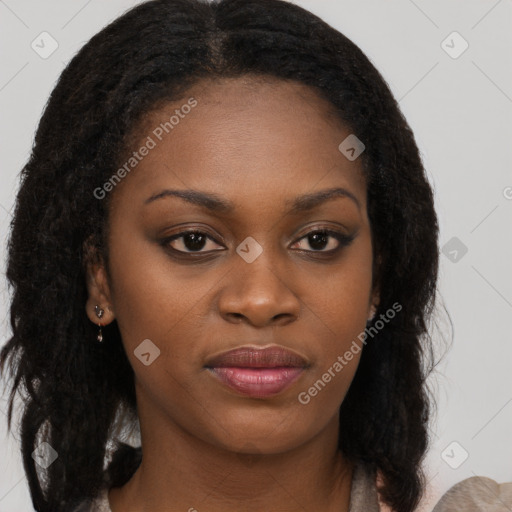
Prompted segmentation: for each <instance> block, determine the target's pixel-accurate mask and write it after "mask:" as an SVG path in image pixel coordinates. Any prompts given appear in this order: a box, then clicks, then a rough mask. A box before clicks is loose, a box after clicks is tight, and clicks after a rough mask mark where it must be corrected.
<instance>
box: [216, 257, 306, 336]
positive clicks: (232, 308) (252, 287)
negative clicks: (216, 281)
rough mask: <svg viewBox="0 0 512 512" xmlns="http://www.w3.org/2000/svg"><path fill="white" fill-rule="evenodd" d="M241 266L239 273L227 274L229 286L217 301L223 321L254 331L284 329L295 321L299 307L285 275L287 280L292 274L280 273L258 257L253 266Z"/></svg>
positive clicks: (234, 271)
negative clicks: (238, 324) (269, 328)
mask: <svg viewBox="0 0 512 512" xmlns="http://www.w3.org/2000/svg"><path fill="white" fill-rule="evenodd" d="M260 258H261V259H260ZM241 263H242V264H241V265H240V269H239V268H237V269H234V270H233V272H230V273H229V274H228V276H229V277H228V279H229V281H228V285H227V286H226V287H225V288H223V289H222V291H221V294H220V297H219V303H218V305H219V310H220V314H221V316H222V317H223V318H224V320H226V321H228V322H231V323H241V322H247V323H249V324H250V325H252V326H255V327H266V326H269V325H272V326H277V325H287V324H288V323H290V322H293V321H295V320H296V319H297V318H298V317H299V314H300V306H301V304H300V300H299V298H298V297H297V296H296V294H295V293H294V292H293V291H292V289H291V288H290V285H291V283H288V282H287V279H286V276H285V275H284V274H287V275H288V277H289V276H290V275H291V273H290V272H285V273H282V272H279V269H278V268H277V267H276V266H274V265H271V264H269V261H268V260H266V259H265V258H263V257H261V256H260V257H259V258H258V259H257V260H255V261H254V262H252V263H246V262H241ZM239 264H240V262H239ZM280 274H281V275H280Z"/></svg>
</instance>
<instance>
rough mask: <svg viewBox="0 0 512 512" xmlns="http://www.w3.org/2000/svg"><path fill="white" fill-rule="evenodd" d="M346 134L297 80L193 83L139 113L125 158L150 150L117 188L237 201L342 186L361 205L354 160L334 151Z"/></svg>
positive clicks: (362, 185) (362, 192)
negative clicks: (195, 192)
mask: <svg viewBox="0 0 512 512" xmlns="http://www.w3.org/2000/svg"><path fill="white" fill-rule="evenodd" d="M191 105H193V107H191ZM350 134H351V130H350V128H348V127H346V126H344V125H343V123H342V122H341V121H340V119H339V118H338V116H337V115H336V114H335V112H334V109H333V107H332V106H331V104H330V103H329V102H328V101H327V100H325V99H324V98H322V97H321V96H320V95H319V94H318V93H317V92H316V91H315V90H314V89H312V88H310V87H308V86H306V85H304V84H300V83H296V82H291V81H283V80H279V79H277V78H272V77H248V76H244V77H239V78H230V79H222V80H206V81H201V82H199V83H197V84H195V85H194V86H192V87H191V88H190V89H189V90H188V91H187V92H186V93H185V94H184V95H182V97H181V98H180V99H179V100H175V101H173V102H166V103H161V104H159V106H158V107H157V108H155V109H153V110H152V111H151V112H148V113H147V114H146V115H145V116H144V117H143V119H142V121H141V122H140V123H139V127H138V129H137V135H138V137H137V138H136V139H135V140H136V142H135V143H134V144H132V145H131V147H130V148H129V152H128V155H127V157H129V155H130V154H131V153H132V152H133V151H137V150H138V149H139V148H142V147H144V146H148V147H149V146H151V149H150V150H148V151H145V153H146V154H145V156H144V157H143V158H141V160H140V161H139V162H137V165H136V168H135V169H134V170H133V172H130V173H129V174H130V175H129V176H127V178H125V179H124V180H123V183H122V187H118V188H124V187H125V186H126V188H127V189H129V193H130V194H131V195H136V196H145V197H144V199H147V197H149V196H151V195H153V194H155V193H158V191H159V189H162V188H165V187H170V186H173V188H176V187H179V188H182V189H183V188H194V189H202V190H209V191H211V192H214V193H217V194H218V195H219V196H223V197H231V198H232V200H233V202H236V201H239V202H243V201H247V200H248V196H251V195H252V196H254V195H255V194H256V195H257V194H272V195H275V196H276V197H277V196H280V197H285V196H293V195H299V194H305V193H307V192H313V191H314V190H315V189H316V188H328V187H334V186H343V187H345V188H347V189H350V190H351V191H352V192H353V193H354V195H356V196H358V198H359V199H360V201H361V203H362V205H363V206H365V199H366V185H365V182H364V179H363V176H362V163H361V160H360V159H357V160H355V161H350V160H348V159H347V158H346V157H345V156H344V155H343V154H342V153H341V152H340V150H339V149H338V146H339V145H340V143H341V142H342V141H343V140H344V139H345V138H346V137H347V136H349V135H350ZM119 192H121V191H120V190H116V195H117V194H118V193H119Z"/></svg>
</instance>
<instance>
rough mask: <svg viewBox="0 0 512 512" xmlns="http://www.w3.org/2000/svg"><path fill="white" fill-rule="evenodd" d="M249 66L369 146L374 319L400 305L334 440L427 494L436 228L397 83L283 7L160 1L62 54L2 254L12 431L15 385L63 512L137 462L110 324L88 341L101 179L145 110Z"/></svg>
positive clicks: (47, 491)
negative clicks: (299, 90) (299, 94)
mask: <svg viewBox="0 0 512 512" xmlns="http://www.w3.org/2000/svg"><path fill="white" fill-rule="evenodd" d="M244 75H252V76H255V77H256V76H259V77H262V78H265V77H272V78H278V79H281V80H292V81H295V82H298V83H301V84H305V85H307V86H309V87H310V88H311V89H312V90H314V91H316V93H317V94H319V95H320V96H321V97H322V98H325V99H326V100H327V101H328V102H329V104H330V106H331V107H332V109H333V112H334V113H335V114H336V115H337V116H338V118H339V120H340V121H341V122H342V123H344V125H345V126H347V127H349V128H350V130H351V132H352V133H354V134H355V135H356V136H357V137H358V138H359V139H360V140H361V141H363V143H364V145H365V151H364V152H363V153H362V154H361V156H360V157H359V158H361V161H362V167H363V173H364V176H365V179H366V183H367V209H368V216H369V220H370V224H371V233H372V242H373V243H372V247H373V262H374V263H373V279H374V285H375V286H378V288H379V292H380V302H379V305H378V308H377V314H376V316H375V319H377V318H379V313H384V312H386V311H387V310H389V308H391V307H392V304H394V303H398V304H400V305H401V306H402V310H401V311H400V313H398V314H396V315H395V316H394V318H392V319H390V320H389V321H388V322H387V324H386V327H385V328H384V329H380V330H378V332H377V334H375V335H374V336H372V337H368V339H367V342H366V344H365V347H364V349H363V351H362V354H361V359H360V363H359V366H358V369H357V371H356V374H355V376H354V379H353V382H352V384H351V386H350V388H349V391H348V393H347V395H346V397H345V399H344V400H343V403H342V405H341V410H340V433H339V434H340V435H339V448H340V450H341V451H342V452H343V454H344V455H345V456H346V457H347V459H348V460H351V461H354V462H357V463H359V464H362V465H364V466H365V467H366V468H368V470H370V471H373V472H374V473H373V474H376V472H377V471H378V472H379V473H380V474H381V475H382V483H381V485H380V487H379V492H380V495H381V499H382V500H383V502H384V503H386V504H388V505H389V506H390V507H392V508H393V510H395V511H397V512H410V511H412V510H413V509H414V508H415V507H416V506H417V504H418V503H419V501H420V499H421V497H422V495H423V491H424V486H425V475H424V473H423V469H422V462H423V459H424V457H425V454H426V450H427V447H428V442H429V437H428V433H427V430H428V421H429V418H430V416H431V412H432V410H433V406H434V405H435V400H434V399H433V397H432V393H431V391H430V390H429V387H428V386H427V382H426V380H427V377H428V376H429V374H430V372H431V371H432V370H433V368H434V367H435V363H433V342H432V338H431V336H430V334H429V325H428V323H429V319H430V317H431V315H432V313H433V311H434V308H435V298H436V282H437V274H438V245H437V244H438V223H437V218H436V213H435V210H434V198H433V191H432V189H431V186H430V185H429V182H428V180H427V176H426V172H425V169H424V167H423V165H422V161H421V158H420V154H419V150H418V147H417V145H416V142H415V139H414V135H413V133H412V130H411V129H410V127H409V125H408V123H407V121H406V120H405V118H404V116H403V114H402V113H401V111H400V108H399V105H398V103H397V101H396V100H395V99H394V97H393V95H392V93H391V92H390V89H389V86H388V85H387V83H386V81H385V80H384V78H383V77H382V76H381V74H380V73H379V72H378V71H377V70H376V69H375V67H374V66H373V65H372V64H371V62H370V60H369V59H368V58H367V57H366V56H365V55H364V53H363V52H362V51H361V50H360V49H359V47H358V46H357V45H355V44H354V43H353V42H352V41H350V40H349V39H348V38H347V37H346V36H344V35H343V34H341V33H340V32H339V31H337V30H335V29H334V28H332V27H331V26H330V25H328V24H327V23H326V22H324V21H323V20H321V19H320V18H318V17H316V16H315V15H313V14H311V13H310V12H308V11H306V10H305V9H303V8H301V7H298V6H296V5H293V4H291V3H288V2H285V1H281V0H220V1H218V2H207V1H206V0H154V1H148V2H144V3H142V4H140V5H138V6H136V7H135V8H132V9H131V10H129V11H127V12H126V13H125V14H123V15H122V16H121V17H119V18H118V19H116V20H114V21H113V22H112V23H111V24H109V25H108V26H107V27H106V28H104V29H103V30H101V31H100V32H99V33H98V34H96V35H95V36H94V37H92V39H91V40H90V41H89V42H88V43H87V44H86V45H85V46H84V47H83V48H82V49H81V50H80V51H79V52H78V54H77V55H76V56H75V57H74V58H73V59H72V60H71V61H70V63H69V64H68V66H67V67H66V69H65V70H64V71H63V72H62V74H61V76H60V78H59V80H58V82H57V85H56V86H55V88H54V90H53V91H52V93H51V96H50V98H49V100H48V103H47V104H46V106H45V109H44V112H43V115H42V117H41V120H40V124H39V127H38V129H37V132H36V135H35V142H34V145H33V148H32V152H31V155H30V157H29V159H28V162H27V163H26V164H25V166H24V167H23V169H22V171H21V177H20V188H19V191H18V194H17V199H16V205H15V212H14V217H13V221H12V226H11V232H10V238H9V245H8V261H7V279H8V283H9V286H10V290H11V292H12V295H11V303H10V325H11V328H12V336H11V337H10V338H9V339H8V340H7V343H6V345H5V346H4V347H3V349H2V351H1V354H0V369H2V371H3V370H4V367H5V366H6V365H8V367H9V369H10V370H11V372H12V387H11V391H10V397H9V409H8V428H9V430H10V429H11V428H12V427H11V422H12V410H13V399H14V397H15V393H16V392H17V391H18V392H19V393H20V395H21V396H22V397H23V401H24V406H23V415H22V420H21V425H20V430H21V450H22V456H23V465H24V469H25V472H26V475H27V478H28V484H29V489H30V493H31V497H32V502H33V504H34V507H35V508H36V510H38V511H39V512H49V511H52V512H55V511H64V510H70V509H71V507H72V506H74V505H76V504H78V503H80V502H81V500H84V499H85V498H88V499H89V498H92V497H94V496H95V495H96V493H97V492H98V490H99V489H100V488H101V486H103V485H109V486H122V485H124V483H126V482H127V481H128V480H129V479H130V477H131V476H132V475H133V473H134V472H135V470H136V469H137V467H138V466H139V464H140V462H141V458H142V448H141V447H137V446H131V445H129V444H127V443H125V442H121V441H120V440H117V441H116V440H114V430H115V429H114V427H115V425H116V424H117V421H116V418H117V413H118V412H119V411H120V410H121V408H125V410H126V411H128V413H127V414H131V415H132V419H136V417H137V416H136V410H137V409H136V397H135V386H134V372H133V370H132V368H131V366H130V364H129V361H128V359H127V357H126V354H125V352H124V349H123V345H122V340H121V336H120V332H119V329H118V326H117V324H116V322H115V321H114V322H113V323H112V324H110V325H109V326H107V327H106V328H105V330H104V333H105V337H106V338H107V340H108V342H107V343H104V344H98V343H95V342H94V338H95V335H96V332H97V327H96V326H95V325H94V324H93V323H92V322H91V321H90V320H89V319H88V317H87V315H86V312H85V303H86V300H87V289H86V263H87V261H90V260H91V258H93V257H96V258H100V259H101V261H104V262H106V263H107V268H108V246H107V243H106V240H107V238H106V233H107V229H108V212H109V204H110V196H111V195H112V194H110V196H109V197H107V198H106V199H105V200H102V201H100V200H98V199H97V198H96V197H95V195H94V193H93V191H94V190H95V189H96V188H97V187H98V186H100V185H101V184H103V183H105V182H106V181H107V180H108V179H109V178H110V177H111V176H112V173H113V171H115V170H116V169H117V168H118V166H119V165H120V162H122V161H123V160H122V156H123V155H125V154H126V152H127V150H128V148H129V142H130V141H132V140H133V137H134V134H137V133H138V132H137V129H138V128H140V123H141V120H142V119H143V115H144V114H145V113H147V112H148V111H149V110H151V109H154V108H155V107H156V106H158V105H163V104H165V102H166V101H175V100H176V99H179V98H182V97H183V95H184V94H185V93H186V91H187V89H188V88H190V87H191V86H192V85H194V84H195V83H198V82H199V81H201V80H204V79H212V80H216V79H222V78H230V77H242V76H244ZM139 131H140V130H139ZM340 142H341V141H340ZM114 194H115V192H114ZM91 248H92V249H91ZM375 321H376V320H374V321H373V322H374V323H375ZM8 361H9V363H8ZM40 441H46V442H48V443H49V444H50V445H51V446H52V447H53V448H54V449H55V450H56V452H57V453H58V458H57V460H56V461H55V462H54V463H52V464H51V465H50V466H49V467H48V468H47V469H45V470H43V469H42V468H41V467H39V468H37V467H36V464H35V461H34V459H33V458H32V456H31V454H32V452H33V451H34V449H35V447H36V446H37V445H38V444H39V442H40ZM109 443H110V444H109ZM112 443H113V444H112ZM109 446H113V449H112V456H111V460H107V458H106V456H107V454H108V447H109Z"/></svg>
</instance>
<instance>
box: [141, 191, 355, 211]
mask: <svg viewBox="0 0 512 512" xmlns="http://www.w3.org/2000/svg"><path fill="white" fill-rule="evenodd" d="M166 197H178V198H180V199H183V200H185V201H187V202H189V203H192V204H195V205H198V206H201V207H203V208H205V209H207V210H210V211H211V212H217V213H231V212H233V211H234V210H235V204H234V203H233V202H232V201H229V200H226V199H223V198H221V197H219V196H217V195H215V194H211V193H207V192H200V191H199V190H170V189H166V190H162V191H161V192H159V193H157V194H154V195H152V196H151V197H149V198H148V199H146V200H145V201H144V204H150V203H152V202H154V201H157V200H158V199H163V198H166ZM338 197H346V198H349V199H351V200H352V201H353V202H354V203H355V204H356V206H357V207H358V209H359V210H361V203H360V201H359V199H358V198H357V197H356V196H355V195H354V194H353V193H352V192H350V191H349V190H347V189H345V188H342V187H335V188H328V189H324V190H319V191H318V192H311V193H309V194H304V195H302V196H298V197H296V198H294V199H292V200H287V201H286V203H285V204H286V205H287V206H288V207H290V210H289V213H290V214H292V215H293V214H297V213H302V212H306V211H309V210H312V209H313V208H316V207H317V206H319V205H320V204H322V203H324V202H326V201H329V200H332V199H335V198H338Z"/></svg>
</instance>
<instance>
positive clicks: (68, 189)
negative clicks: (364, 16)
mask: <svg viewBox="0 0 512 512" xmlns="http://www.w3.org/2000/svg"><path fill="white" fill-rule="evenodd" d="M437 238H438V224H437V218H436V214H435V211H434V206H433V194H432V190H431V188H430V185H429V183H428V181H427V179H426V176H425V171H424V169H423V166H422V163H421V159H420V156H419V152H418V148H417V146H416V144H415V140H414V136H413V134H412V132H411V130H410V128H409V126H408V124H407V122H406V120H405V119H404V117H403V115H402V114H401V112H400V110H399V108H398V105H397V103H396V101H395V99H394V98H393V97H392V95H391V93H390V91H389V88H388V86H387V84H386V83H385V81H384V80H383V78H382V77H381V75H380V74H379V73H378V71H377V70H376V69H375V68H374V67H373V66H372V64H371V63H370V62H369V60H368V59H367V58H366V57H365V56H364V54H363V53H362V52H361V51H360V50H359V48H358V47H357V46H355V45H354V44H353V43H352V42H351V41H349V40H348V39H347V38H346V37H344V36H343V35H342V34H340V33H339V32H337V31H336V30H334V29H333V28H331V27H329V26H328V25H327V24H326V23H324V22H323V21H321V20H320V19H318V18H316V17H315V16H313V15H312V14H310V13H308V12H307V11H305V10H303V9H301V8H299V7H296V6H294V5H292V4H289V3H286V2H282V1H278V0H250V1H247V0H223V1H220V2H218V3H206V2H201V1H199V0H157V1H150V2H147V3H143V4H141V5H139V6H138V7H136V8H134V9H132V10H131V11H129V12H127V13H126V14H125V15H123V16H122V17H121V18H119V19H118V20H116V21H115V22H113V23H112V24H111V25H110V26H108V27H107V28H105V29H104V30H102V31H101V32H100V33H99V34H97V35H96V36H95V37H93V38H92V39H91V41H90V42H89V43H87V44H86V45H85V46H84V48H83V49H82V50H81V51H80V52H79V53H78V55H77V56H76V57H75V58H74V59H73V60H72V61H71V63H70V64H69V65H68V67H67V68H66V69H65V70H64V72H63V73H62V76H61V78H60V80H59V82H58V84H57V86H56V87H55V89H54V91H53V93H52V95H51V98H50V101H49V103H48V105H47V107H46V109H45V112H44V115H43V117H42V120H41V123H40V126H39V128H38V131H37V134H36V140H35V145H34V148H33V152H32V155H31V157H30V160H29V161H28V163H27V164H26V166H25V168H24V169H23V173H22V183H21V187H20V190H19V193H18V197H17V203H16V211H15V216H14V221H13V225H12V232H11V238H10V245H9V257H8V272H7V276H8V279H9V281H10V283H11V285H12V287H13V297H12V304H11V325H12V329H13V336H12V338H11V339H10V340H9V341H8V343H7V345H6V346H5V347H4V348H3V350H2V353H1V367H5V366H6V365H9V367H10V368H11V369H12V371H13V373H14V380H13V388H12V393H11V402H10V409H9V427H10V421H11V412H12V400H13V397H14V393H15V392H16V390H21V389H23V388H22V386H25V387H26V395H27V401H26V404H25V409H24V416H23V423H22V427H21V430H22V453H23V461H24V467H25V471H26V474H27V478H28V482H29V486H30V492H31V496H32V500H33V504H34V507H35V509H36V510H38V511H40V512H45V511H70V510H72V511H78V510H82V511H83V510H106V511H108V510H111V511H112V512H119V511H124V512H131V511H135V510H152V511H158V510H166V511H169V510H172V511H174V510H176V511H178V510H189V511H194V510H199V511H200V510H209V511H211V512H215V511H219V510H223V511H232V510H240V509H241V508H243V510H247V511H259V510H279V511H283V512H286V511H290V512H291V511H297V510H308V511H309V510H315V511H316V510H323V511H335V510H336V511H348V510H350V511H352V512H354V511H359V510H361V511H371V510H379V509H380V510H394V511H397V512H409V511H412V510H414V509H415V508H416V507H417V505H418V503H419V501H420V498H421V496H422V493H423V490H424V488H425V478H424V475H423V472H422V468H421V461H422V459H423V457H424V455H425V453H426V449H427V446H428V436H427V424H428V418H429V412H430V409H431V400H430V399H429V394H428V389H427V388H426V384H425V381H426V378H427V376H428V374H429V372H430V371H431V369H432V364H433V362H432V356H431V353H432V348H431V342H430V338H429V333H428V331H427V324H428V320H429V317H430V316H431V314H432V311H433V309H434V304H435V295H436V281H437V272H438V245H437V243H438V241H437ZM136 423H139V425H140V437H141V446H140V447H133V446H131V445H129V444H128V443H125V442H122V440H120V439H121V438H122V435H121V434H120V432H122V431H123V429H129V428H130V426H133V425H135V424H136ZM478 482H480V483H481V480H480V479H478ZM473 484H474V481H472V482H469V483H468V482H463V483H462V484H460V485H462V489H463V494H464V495H465V496H466V495H467V494H468V493H469V494H470V495H471V488H472V485H473ZM448 498H449V496H448ZM448 498H446V499H445V498H443V499H444V500H445V501H444V504H443V503H440V505H438V508H437V509H436V512H437V510H439V511H441V510H442V511H445V510H452V509H451V508H450V504H449V501H448V502H447V501H446V500H447V499H448ZM455 506H458V507H459V509H461V508H460V507H461V502H460V501H458V502H457V503H456V505H455Z"/></svg>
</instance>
